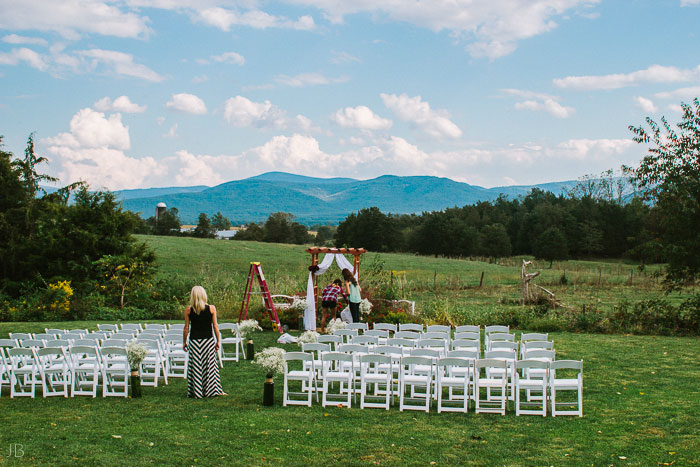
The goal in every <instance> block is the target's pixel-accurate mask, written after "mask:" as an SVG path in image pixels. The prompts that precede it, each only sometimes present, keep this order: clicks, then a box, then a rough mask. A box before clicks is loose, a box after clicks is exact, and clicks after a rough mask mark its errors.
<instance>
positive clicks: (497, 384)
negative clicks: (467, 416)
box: [474, 358, 508, 415]
mask: <svg viewBox="0 0 700 467" xmlns="http://www.w3.org/2000/svg"><path fill="white" fill-rule="evenodd" d="M507 365H508V364H507V362H506V361H505V360H502V359H497V358H480V359H478V360H477V361H476V362H474V402H475V406H476V408H475V412H476V413H500V414H501V415H505V414H506V402H507V399H508V396H507V393H506V385H507V381H508V378H507V376H506V375H507V372H508V367H507ZM482 389H486V391H485V395H486V397H485V398H483V399H482V394H481V390H482ZM492 390H498V393H499V394H498V397H494V395H493V394H492Z"/></svg>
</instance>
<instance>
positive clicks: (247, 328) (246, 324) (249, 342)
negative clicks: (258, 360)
mask: <svg viewBox="0 0 700 467" xmlns="http://www.w3.org/2000/svg"><path fill="white" fill-rule="evenodd" d="M256 331H262V328H261V327H260V325H259V324H258V321H257V320H255V319H245V320H243V321H241V322H240V323H238V333H239V334H240V335H241V340H244V341H246V344H245V355H246V358H247V359H248V360H252V359H253V354H254V351H255V347H253V337H252V334H253V333H254V332H256Z"/></svg>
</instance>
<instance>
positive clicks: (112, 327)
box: [97, 324, 119, 334]
mask: <svg viewBox="0 0 700 467" xmlns="http://www.w3.org/2000/svg"><path fill="white" fill-rule="evenodd" d="M97 329H98V330H100V331H107V332H109V333H112V334H114V333H115V332H119V326H117V325H116V324H98V325H97Z"/></svg>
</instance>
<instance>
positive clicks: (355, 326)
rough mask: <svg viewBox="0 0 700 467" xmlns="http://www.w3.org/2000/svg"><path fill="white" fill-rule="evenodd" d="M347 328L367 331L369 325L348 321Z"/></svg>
mask: <svg viewBox="0 0 700 467" xmlns="http://www.w3.org/2000/svg"><path fill="white" fill-rule="evenodd" d="M345 329H356V330H357V331H362V332H365V331H366V330H367V329H369V326H368V325H367V323H348V324H347V326H345Z"/></svg>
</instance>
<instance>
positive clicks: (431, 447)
mask: <svg viewBox="0 0 700 467" xmlns="http://www.w3.org/2000/svg"><path fill="white" fill-rule="evenodd" d="M44 327H71V328H72V327H89V328H91V329H94V328H96V323H94V322H90V323H87V322H82V323H80V322H71V323H0V337H5V336H6V335H7V332H11V331H22V330H25V331H38V330H40V329H43V328H44ZM276 337H277V335H276V334H273V333H272V332H265V333H262V334H258V335H256V336H255V341H256V350H260V349H262V348H263V347H265V346H269V345H277V344H276V343H275V339H276ZM551 337H552V339H553V340H554V342H555V348H556V349H557V358H574V359H583V360H584V417H583V418H578V417H557V418H551V417H546V418H541V417H536V416H521V417H516V416H515V414H514V413H513V412H512V411H509V412H508V414H507V415H506V416H500V415H490V414H489V415H487V414H479V415H475V414H474V413H473V411H470V412H469V413H468V414H466V415H464V414H453V413H449V414H447V413H443V414H437V413H436V412H435V410H433V411H432V412H431V413H429V414H426V413H424V412H403V413H402V412H399V410H398V409H397V408H395V407H392V409H391V410H389V411H384V410H379V409H364V410H360V409H359V408H355V407H353V408H350V409H348V408H337V407H327V408H325V409H324V408H322V407H321V406H320V404H315V405H314V406H313V407H311V408H308V407H282V404H281V399H282V382H281V378H276V392H275V396H276V397H275V398H276V402H275V403H276V405H275V406H274V407H263V406H262V405H261V399H262V387H263V381H264V371H263V370H261V369H260V368H258V367H256V366H254V365H252V364H250V363H249V362H240V363H227V365H226V366H225V367H224V368H223V369H222V373H221V374H222V382H223V386H224V389H225V390H226V391H227V392H228V393H229V395H228V396H225V397H220V398H216V399H211V400H197V401H195V400H189V399H187V398H186V397H185V394H186V383H185V381H184V380H180V379H172V380H171V382H170V384H169V385H167V386H159V387H158V388H144V389H143V398H141V399H118V398H109V399H103V398H101V397H98V398H96V399H92V398H88V397H77V398H74V399H64V398H55V397H54V398H48V399H42V398H41V396H39V397H38V398H37V399H34V400H31V399H18V398H15V399H10V398H9V391H8V390H7V388H5V389H4V390H3V393H2V397H0V414H1V415H0V424H1V429H0V447H1V448H2V449H0V456H2V457H0V463H2V464H4V465H42V464H45V465H81V466H82V465H307V466H308V465H331V464H335V465H396V466H401V465H432V464H433V463H435V464H434V465H508V466H518V465H522V466H533V465H542V466H550V465H556V466H581V465H594V466H599V465H605V466H608V465H614V466H625V465H636V466H650V465H665V464H668V465H677V466H685V465H700V443H698V440H699V439H700V403H699V402H700V384H699V383H698V381H700V366H699V365H698V354H699V349H700V339H698V338H691V337H680V338H679V337H651V336H623V335H592V334H571V333H554V334H552V335H551ZM283 347H285V348H287V349H288V350H294V349H298V347H296V346H295V345H287V346H283ZM15 444H20V445H21V446H22V448H21V449H22V452H23V457H10V456H9V453H10V451H9V449H10V446H11V445H15Z"/></svg>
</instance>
